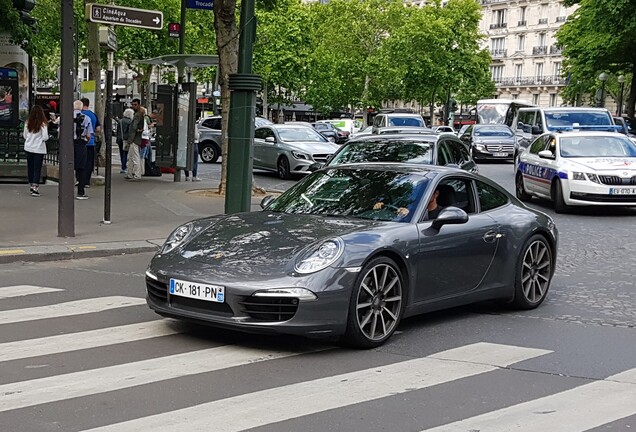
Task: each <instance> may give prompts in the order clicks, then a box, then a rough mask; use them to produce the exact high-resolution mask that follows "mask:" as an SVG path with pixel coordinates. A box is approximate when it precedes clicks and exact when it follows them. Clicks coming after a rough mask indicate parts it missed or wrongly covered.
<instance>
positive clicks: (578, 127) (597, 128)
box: [548, 125, 622, 132]
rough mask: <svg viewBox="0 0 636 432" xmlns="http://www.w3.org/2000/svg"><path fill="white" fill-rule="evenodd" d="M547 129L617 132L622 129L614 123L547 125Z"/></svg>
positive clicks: (556, 130) (555, 130)
mask: <svg viewBox="0 0 636 432" xmlns="http://www.w3.org/2000/svg"><path fill="white" fill-rule="evenodd" d="M548 129H549V130H551V131H554V132H572V131H576V130H581V129H583V130H585V129H587V130H595V131H600V132H603V131H604V132H612V131H614V132H617V131H619V130H621V129H622V127H621V126H616V125H576V126H573V125H569V126H548Z"/></svg>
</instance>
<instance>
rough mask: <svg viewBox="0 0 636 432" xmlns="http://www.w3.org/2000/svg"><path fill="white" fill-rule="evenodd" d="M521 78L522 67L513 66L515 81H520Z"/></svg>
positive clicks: (519, 65)
mask: <svg viewBox="0 0 636 432" xmlns="http://www.w3.org/2000/svg"><path fill="white" fill-rule="evenodd" d="M522 76H523V65H522V64H517V65H515V81H517V82H518V81H521V77H522Z"/></svg>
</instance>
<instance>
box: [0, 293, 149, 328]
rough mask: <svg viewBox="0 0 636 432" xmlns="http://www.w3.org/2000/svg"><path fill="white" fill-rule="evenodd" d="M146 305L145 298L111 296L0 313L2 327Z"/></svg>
mask: <svg viewBox="0 0 636 432" xmlns="http://www.w3.org/2000/svg"><path fill="white" fill-rule="evenodd" d="M145 303H146V300H145V299H143V298H137V297H124V296H111V297H97V298H91V299H83V300H75V301H71V302H67V303H59V304H54V305H48V306H40V307H33V308H26V309H11V310H7V311H2V312H0V325H1V324H13V323H19V322H25V321H33V320H40V319H47V318H59V317H68V316H73V315H81V314H87V313H93V312H101V311H104V310H108V309H118V308H122V307H126V306H137V305H141V304H145Z"/></svg>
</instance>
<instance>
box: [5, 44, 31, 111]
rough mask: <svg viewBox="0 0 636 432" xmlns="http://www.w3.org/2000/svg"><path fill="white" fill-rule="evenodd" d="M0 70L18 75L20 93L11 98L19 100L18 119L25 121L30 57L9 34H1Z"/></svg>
mask: <svg viewBox="0 0 636 432" xmlns="http://www.w3.org/2000/svg"><path fill="white" fill-rule="evenodd" d="M0 68H6V69H13V70H15V71H16V73H17V78H18V80H17V82H18V92H17V94H15V93H14V94H12V95H11V98H12V100H13V98H15V99H16V100H17V109H18V117H19V119H20V120H24V119H26V118H27V117H28V115H29V89H30V80H29V56H28V54H27V53H26V52H25V51H24V50H23V49H22V48H20V47H19V46H17V45H15V44H13V43H11V38H10V36H9V34H8V33H0Z"/></svg>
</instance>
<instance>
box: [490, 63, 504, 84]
mask: <svg viewBox="0 0 636 432" xmlns="http://www.w3.org/2000/svg"><path fill="white" fill-rule="evenodd" d="M490 73H491V74H492V80H493V81H495V82H501V78H502V77H503V66H501V65H500V66H490Z"/></svg>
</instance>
